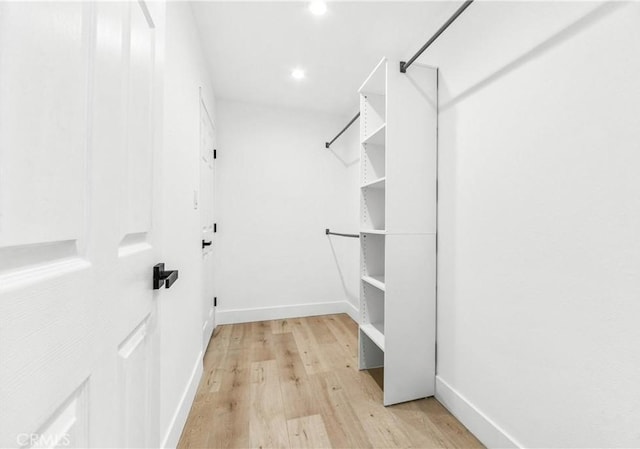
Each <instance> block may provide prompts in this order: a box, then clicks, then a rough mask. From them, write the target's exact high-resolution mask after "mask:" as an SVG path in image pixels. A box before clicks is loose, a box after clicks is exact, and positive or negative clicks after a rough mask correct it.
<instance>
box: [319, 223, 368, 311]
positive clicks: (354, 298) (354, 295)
mask: <svg viewBox="0 0 640 449" xmlns="http://www.w3.org/2000/svg"><path fill="white" fill-rule="evenodd" d="M327 240H328V241H329V246H330V247H331V254H332V255H333V260H334V261H335V263H336V268H337V269H338V276H340V283H341V284H342V289H343V290H344V294H345V296H346V297H347V299H348V300H349V301H351V302H352V303H353V304H357V303H358V300H359V296H360V292H353V291H350V290H349V286H348V285H347V282H346V281H345V271H346V273H347V274H349V270H345V267H344V266H341V265H340V258H339V257H338V254H337V253H336V249H335V247H334V246H333V241H332V239H331V236H330V235H327ZM353 240H354V241H355V242H357V240H356V239H353ZM343 259H344V258H343ZM356 285H357V284H356Z"/></svg>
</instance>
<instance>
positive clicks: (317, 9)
mask: <svg viewBox="0 0 640 449" xmlns="http://www.w3.org/2000/svg"><path fill="white" fill-rule="evenodd" d="M309 11H311V13H312V14H315V15H316V16H321V15H323V14H324V13H325V12H327V4H326V3H325V2H319V1H313V2H311V3H309Z"/></svg>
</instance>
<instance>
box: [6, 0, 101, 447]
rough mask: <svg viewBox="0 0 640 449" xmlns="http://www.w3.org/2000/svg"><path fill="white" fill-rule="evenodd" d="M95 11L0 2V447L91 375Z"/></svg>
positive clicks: (33, 426)
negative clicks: (90, 124)
mask: <svg viewBox="0 0 640 449" xmlns="http://www.w3.org/2000/svg"><path fill="white" fill-rule="evenodd" d="M90 13H91V11H90V8H89V7H88V6H87V5H84V4H82V3H67V4H64V5H52V4H38V5H35V4H26V3H6V2H5V3H2V4H0V98H2V101H0V360H1V361H2V363H1V364H0V403H1V404H2V406H1V407H0V446H1V447H5V446H10V447H14V446H18V445H20V442H18V441H17V438H18V437H20V438H22V439H24V438H25V437H24V435H29V436H31V435H32V434H33V433H34V432H36V431H38V429H46V428H49V427H50V428H51V429H57V428H58V427H56V426H55V425H54V424H55V423H56V421H55V418H56V416H57V414H59V413H61V412H60V410H61V407H63V406H64V404H65V402H66V401H67V400H68V398H69V397H70V395H71V394H72V392H74V391H77V390H78V389H79V388H80V387H81V386H82V385H86V384H87V382H88V377H89V373H90V368H89V359H90V357H89V344H88V336H89V333H90V322H89V319H88V318H89V316H88V313H87V312H88V309H87V304H86V302H85V298H86V294H87V290H88V283H87V279H88V277H89V275H90V271H91V270H92V267H91V263H90V261H88V260H87V259H86V257H85V255H84V254H83V249H84V247H85V246H86V221H85V214H86V196H87V173H86V160H87V145H86V129H87V118H86V115H87V114H86V107H87V73H88V67H89V66H88V64H89V58H88V51H87V50H88V45H89V39H88V36H89V35H88V33H87V28H88V26H89V24H90ZM54 110H55V111H57V113H56V114H52V113H51V111H54ZM45 373H46V376H45ZM68 413H70V412H68ZM68 413H67V414H68ZM47 426H49V427H47ZM25 444H27V443H25ZM30 444H31V443H28V445H30Z"/></svg>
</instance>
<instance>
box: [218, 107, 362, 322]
mask: <svg viewBox="0 0 640 449" xmlns="http://www.w3.org/2000/svg"><path fill="white" fill-rule="evenodd" d="M217 116H218V142H219V144H218V159H217V164H216V176H217V179H216V182H217V184H216V216H217V217H219V218H218V234H217V235H216V245H217V248H216V249H215V254H216V260H217V264H216V267H217V272H216V280H217V285H216V291H217V296H218V307H217V311H216V317H217V318H216V319H217V322H218V323H228V322H237V321H252V320H260V319H272V318H278V317H287V316H302V315H311V314H319V313H334V312H344V311H348V310H349V309H348V308H347V304H346V303H345V301H351V302H352V303H353V304H357V297H358V288H359V284H358V282H359V281H358V270H359V268H358V257H359V255H358V251H359V250H358V240H357V239H348V238H341V237H327V236H326V235H325V228H327V227H329V228H331V229H332V230H336V231H342V232H348V233H356V232H358V214H359V209H358V201H359V198H358V187H357V182H358V157H359V154H358V148H357V146H356V145H355V144H354V139H355V138H354V136H357V127H355V128H354V129H353V130H350V132H349V136H347V135H345V136H343V138H342V139H340V140H339V141H337V142H336V143H335V144H334V146H332V150H331V151H328V150H326V149H325V148H324V142H325V141H326V140H328V139H330V138H331V137H333V135H335V134H336V133H337V132H338V131H339V130H340V129H341V128H342V127H343V126H344V125H345V124H346V122H347V121H348V118H347V117H339V116H338V117H336V116H331V115H326V114H322V113H316V112H308V111H300V110H287V109H277V108H274V107H268V106H261V105H254V104H248V103H240V102H233V101H226V100H224V101H223V100H220V101H219V102H218V107H217ZM351 311H353V308H351Z"/></svg>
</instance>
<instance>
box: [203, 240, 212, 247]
mask: <svg viewBox="0 0 640 449" xmlns="http://www.w3.org/2000/svg"><path fill="white" fill-rule="evenodd" d="M211 243H213V242H207V241H205V240H203V241H202V247H203V248H204V247H205V246H211Z"/></svg>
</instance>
